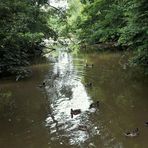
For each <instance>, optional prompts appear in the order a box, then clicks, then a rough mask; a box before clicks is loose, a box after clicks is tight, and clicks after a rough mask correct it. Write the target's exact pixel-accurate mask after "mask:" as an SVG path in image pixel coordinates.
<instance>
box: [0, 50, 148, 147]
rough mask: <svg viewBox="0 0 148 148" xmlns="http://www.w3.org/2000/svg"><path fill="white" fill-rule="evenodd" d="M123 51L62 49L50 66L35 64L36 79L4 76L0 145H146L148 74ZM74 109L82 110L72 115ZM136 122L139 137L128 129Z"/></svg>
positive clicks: (0, 97) (0, 94)
mask: <svg viewBox="0 0 148 148" xmlns="http://www.w3.org/2000/svg"><path fill="white" fill-rule="evenodd" d="M121 57H122V53H104V54H103V53H102V54H94V53H92V54H79V55H72V54H70V53H67V52H66V51H59V53H58V56H57V57H56V58H54V56H50V57H49V61H51V62H50V66H49V64H47V63H45V64H36V65H35V66H33V77H32V78H31V79H28V80H24V81H21V82H14V81H13V80H2V81H0V101H1V102H3V103H0V131H1V132H0V148H20V147H22V148H69V147H81V148H135V147H137V148H147V145H148V141H147V137H148V128H147V127H146V126H145V125H144V122H145V121H147V120H148V118H147V113H148V107H147V106H148V100H147V96H148V91H147V78H144V77H141V76H140V77H139V78H138V79H137V77H136V75H135V74H134V75H133V73H132V72H131V71H132V70H131V69H128V68H125V67H122V66H121V63H122V62H123V59H121ZM86 61H87V63H88V64H92V63H93V64H94V67H93V68H92V67H86V66H85V62H86ZM43 81H44V82H45V83H46V86H45V87H42V88H39V87H38V86H39V84H41V83H42V82H43ZM89 83H92V87H89V86H88V85H87V87H86V84H89ZM98 100H99V101H100V105H99V109H93V108H92V109H89V106H90V104H91V103H92V102H96V101H98ZM71 109H81V113H80V114H77V115H74V117H73V118H71V113H70V110H71ZM2 113H3V114H2ZM79 125H84V126H87V130H84V131H82V130H80V129H79ZM136 127H138V128H139V130H140V135H139V136H138V137H136V138H126V137H125V136H124V135H123V133H124V132H125V131H126V130H129V129H134V128H136ZM8 141H9V142H8Z"/></svg>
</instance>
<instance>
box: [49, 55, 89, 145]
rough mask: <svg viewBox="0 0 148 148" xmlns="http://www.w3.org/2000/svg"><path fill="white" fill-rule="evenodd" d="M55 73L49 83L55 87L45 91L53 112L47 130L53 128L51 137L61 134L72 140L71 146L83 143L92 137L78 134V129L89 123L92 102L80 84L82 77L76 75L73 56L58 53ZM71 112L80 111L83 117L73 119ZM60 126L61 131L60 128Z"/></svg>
mask: <svg viewBox="0 0 148 148" xmlns="http://www.w3.org/2000/svg"><path fill="white" fill-rule="evenodd" d="M52 72H53V74H52V75H53V77H52V78H51V80H50V82H52V83H53V87H48V89H47V88H46V91H47V93H48V97H49V99H50V102H51V105H50V108H51V110H52V111H51V113H50V114H49V116H48V117H47V119H46V126H47V127H50V131H51V133H57V132H59V131H60V130H61V131H62V134H63V136H64V135H66V136H67V137H69V138H68V139H69V143H70V144H72V145H73V144H78V143H83V142H84V141H85V140H87V139H88V137H89V134H88V132H87V131H80V130H78V126H79V125H80V124H84V123H86V122H89V120H88V116H87V113H86V112H87V110H88V109H89V106H90V103H91V100H90V97H89V96H88V95H87V92H86V89H85V87H84V85H83V84H82V82H81V77H80V76H78V75H77V69H75V67H74V65H73V60H72V56H71V55H70V54H68V53H66V52H62V53H59V57H58V60H57V62H56V63H55V64H54V66H53V71H52ZM54 76H56V77H54ZM51 90H52V91H51ZM53 92H54V93H53ZM71 109H81V114H79V115H74V117H73V118H71V114H70V111H71ZM55 123H56V124H55ZM51 125H52V126H51ZM60 125H62V128H61V127H60V128H59V126H60Z"/></svg>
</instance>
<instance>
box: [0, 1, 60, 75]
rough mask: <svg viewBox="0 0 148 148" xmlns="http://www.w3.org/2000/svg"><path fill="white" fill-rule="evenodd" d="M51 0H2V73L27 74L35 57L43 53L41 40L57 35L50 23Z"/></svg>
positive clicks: (0, 11)
mask: <svg viewBox="0 0 148 148" xmlns="http://www.w3.org/2000/svg"><path fill="white" fill-rule="evenodd" d="M47 2H48V0H33V1H29V0H1V1H0V18H1V19H0V75H10V74H15V75H24V74H26V73H27V72H28V69H26V66H28V65H29V64H30V61H31V59H32V58H33V57H35V56H38V55H40V54H41V53H42V46H41V42H42V41H43V39H45V38H49V37H51V38H54V39H55V38H56V37H57V34H56V32H55V31H54V30H53V29H52V28H51V27H50V22H49V18H50V16H51V15H52V12H51V9H45V5H46V3H47Z"/></svg>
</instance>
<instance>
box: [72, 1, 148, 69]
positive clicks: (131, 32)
mask: <svg viewBox="0 0 148 148" xmlns="http://www.w3.org/2000/svg"><path fill="white" fill-rule="evenodd" d="M74 1H75V4H76V0H74ZM80 2H81V4H79V3H77V5H80V6H81V7H82V8H81V11H79V12H80V13H79V14H78V15H74V13H73V11H70V12H71V16H72V17H73V15H74V16H76V18H75V19H73V21H72V24H70V25H71V26H72V28H73V30H76V31H75V35H77V37H78V39H79V40H81V42H83V43H84V42H85V43H87V44H98V43H106V42H107V43H108V42H113V43H116V45H118V46H120V47H126V49H131V50H133V51H134V53H135V56H134V57H133V58H132V59H131V60H130V62H131V65H132V66H136V65H140V66H142V67H144V69H147V68H148V38H147V36H148V19H147V18H148V3H147V1H146V0H140V1H139V0H130V1H129V0H110V1H108V0H95V1H89V0H83V1H82V0H80ZM70 4H72V3H70ZM74 6H75V5H74V4H73V6H71V7H74ZM72 14H73V15H72ZM69 20H71V17H70V18H69Z"/></svg>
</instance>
